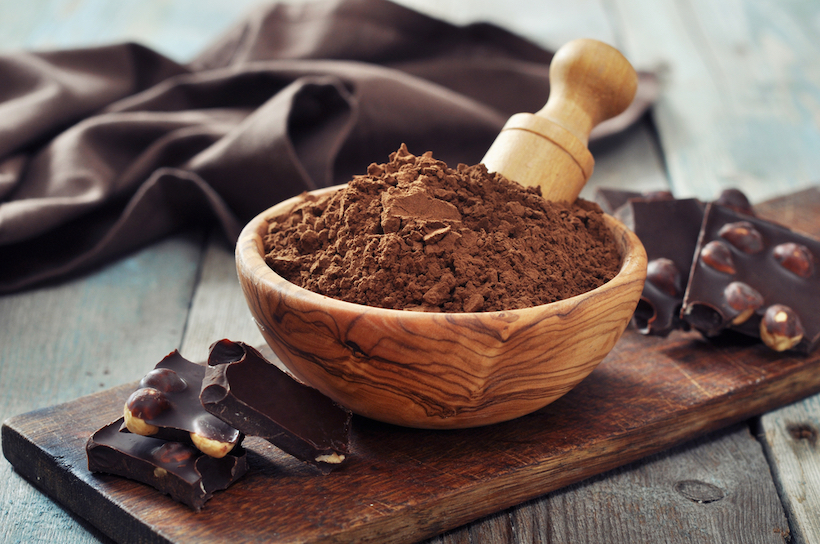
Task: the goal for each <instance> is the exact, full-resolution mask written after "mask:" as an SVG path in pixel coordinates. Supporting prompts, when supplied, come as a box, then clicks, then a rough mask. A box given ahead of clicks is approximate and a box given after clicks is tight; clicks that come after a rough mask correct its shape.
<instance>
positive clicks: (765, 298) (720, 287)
mask: <svg viewBox="0 0 820 544" xmlns="http://www.w3.org/2000/svg"><path fill="white" fill-rule="evenodd" d="M818 257H820V241H818V240H816V239H813V238H809V237H808V236H804V235H802V234H798V233H796V232H794V231H792V230H791V229H788V228H787V227H784V226H781V225H778V224H775V223H773V222H770V221H766V220H763V219H760V218H757V217H752V216H750V215H747V214H745V213H739V212H737V211H735V210H733V209H731V208H728V207H725V206H717V205H709V206H707V209H706V216H705V219H704V223H703V228H702V233H701V238H700V240H699V242H698V246H697V248H696V253H695V255H694V261H693V264H692V272H691V275H690V278H689V284H688V286H687V289H686V293H685V296H684V302H683V312H682V316H683V318H684V319H685V320H686V321H687V322H689V323H690V324H691V326H692V327H694V328H696V329H698V330H700V331H702V332H703V333H704V334H705V335H707V336H709V335H716V334H719V333H720V332H721V331H723V330H725V329H731V330H736V331H738V332H741V333H744V334H747V335H749V336H753V337H758V338H760V339H761V340H762V341H763V342H764V343H765V344H766V345H767V346H768V347H770V348H771V349H773V350H775V351H785V350H794V351H798V352H802V353H808V352H811V351H812V350H814V349H815V347H816V346H817V342H818V339H820V313H818V311H817V309H818V308H820V277H819V276H818V274H817V259H818Z"/></svg>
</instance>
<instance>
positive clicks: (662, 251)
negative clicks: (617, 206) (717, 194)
mask: <svg viewBox="0 0 820 544" xmlns="http://www.w3.org/2000/svg"><path fill="white" fill-rule="evenodd" d="M626 208H627V209H628V210H629V211H628V213H626V214H624V215H625V217H627V218H628V220H629V221H628V222H627V223H626V226H627V227H629V228H630V229H631V230H632V231H633V232H634V233H635V234H636V235H637V236H638V238H639V239H640V240H641V243H642V244H643V246H644V248H645V249H646V256H647V261H648V265H647V278H646V283H645V284H644V289H643V293H642V294H641V299H640V301H639V302H638V307H637V309H636V310H635V314H634V316H633V318H632V324H633V325H634V326H635V328H637V329H638V331H640V332H641V333H642V334H651V335H657V336H667V335H668V334H669V333H670V332H671V331H673V330H676V329H688V325H687V324H686V323H685V322H684V321H682V320H681V319H680V310H681V305H682V304H683V294H684V290H685V289H686V284H687V282H688V280H689V269H690V268H691V265H692V256H693V255H694V252H695V247H696V246H697V243H698V234H699V232H700V228H701V223H702V222H703V204H702V203H701V202H700V201H699V200H696V199H681V200H641V199H633V200H630V201H629V202H628V203H627V204H626Z"/></svg>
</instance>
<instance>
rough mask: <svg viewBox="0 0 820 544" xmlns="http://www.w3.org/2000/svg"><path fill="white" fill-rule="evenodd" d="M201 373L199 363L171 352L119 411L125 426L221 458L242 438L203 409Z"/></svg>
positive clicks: (133, 431) (148, 374) (144, 379)
mask: <svg viewBox="0 0 820 544" xmlns="http://www.w3.org/2000/svg"><path fill="white" fill-rule="evenodd" d="M204 376H205V367H204V366H203V365H199V364H196V363H193V362H191V361H189V360H187V359H185V358H184V357H182V355H180V353H179V352H178V351H176V350H175V351H173V352H171V353H170V354H168V355H167V356H166V357H165V358H163V360H162V361H160V362H159V363H157V365H156V367H155V368H154V369H153V370H151V371H150V372H148V373H147V374H146V375H145V376H144V377H143V379H142V381H141V382H140V385H145V384H152V385H153V386H151V387H140V388H139V389H137V390H136V391H135V392H134V393H132V395H131V397H130V398H129V401H128V402H127V403H126V406H125V409H124V412H123V415H124V419H125V427H126V428H127V429H128V430H129V431H130V432H132V433H134V434H140V435H143V436H153V437H155V438H160V439H162V440H169V441H175V442H182V443H185V444H193V445H195V446H197V447H198V448H199V449H200V451H202V452H203V453H205V454H207V455H208V456H210V457H214V458H222V457H224V456H225V455H226V453H228V452H229V451H230V450H231V449H232V448H234V447H235V446H237V445H238V444H239V443H241V441H242V438H243V437H242V434H241V433H240V432H239V431H238V430H236V429H234V428H233V427H231V426H230V425H229V424H227V423H225V422H224V421H222V420H220V419H219V418H217V417H216V416H214V415H213V414H210V413H208V412H207V411H206V410H205V408H203V406H202V404H201V403H200V401H199V393H200V390H201V389H202V379H203V378H204ZM154 386H156V387H154ZM160 389H162V390H163V391H160Z"/></svg>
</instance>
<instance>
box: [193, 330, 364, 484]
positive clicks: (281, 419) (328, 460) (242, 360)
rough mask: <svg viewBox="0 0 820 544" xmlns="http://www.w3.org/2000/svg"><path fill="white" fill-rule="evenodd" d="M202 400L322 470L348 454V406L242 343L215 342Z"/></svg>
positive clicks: (214, 410) (208, 407) (243, 428)
mask: <svg viewBox="0 0 820 544" xmlns="http://www.w3.org/2000/svg"><path fill="white" fill-rule="evenodd" d="M208 365H209V366H208V369H207V371H206V375H205V380H204V382H203V387H202V393H201V395H200V400H201V402H202V405H203V406H204V407H205V409H206V410H208V411H209V412H211V413H213V414H214V415H216V416H217V417H219V418H220V419H223V420H225V421H227V422H228V423H229V424H231V425H233V426H234V427H236V428H237V429H239V430H240V431H242V432H243V433H244V434H246V435H249V436H258V437H261V438H264V439H265V440H267V441H269V442H271V443H272V444H273V445H275V446H277V447H278V448H280V449H281V450H282V451H284V452H285V453H288V454H290V455H293V456H294V457H296V458H297V459H300V460H302V461H304V462H306V463H309V464H311V465H313V466H315V467H317V468H319V469H320V470H322V471H323V472H329V471H330V470H332V469H334V468H336V467H337V466H339V464H340V463H341V462H342V461H343V460H344V459H345V457H346V456H347V455H348V453H349V440H350V420H351V413H350V411H349V410H347V409H345V408H342V407H341V406H339V405H338V404H336V403H335V402H333V401H332V400H331V399H329V398H328V397H326V396H325V395H323V394H322V393H320V392H319V391H317V390H316V389H313V388H312V387H309V386H307V385H304V384H302V383H300V382H298V381H296V380H294V379H293V378H292V377H291V376H289V375H288V374H286V373H285V372H283V371H282V370H280V369H278V368H277V367H276V366H274V365H273V364H271V363H270V362H269V361H267V360H266V359H265V358H264V357H263V356H262V354H260V353H259V352H258V351H257V350H255V349H254V348H252V347H251V346H248V345H246V344H244V343H241V342H231V341H230V340H220V341H219V342H216V343H215V344H214V345H213V346H211V352H210V355H209V357H208Z"/></svg>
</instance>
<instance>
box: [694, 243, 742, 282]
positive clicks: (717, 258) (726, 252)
mask: <svg viewBox="0 0 820 544" xmlns="http://www.w3.org/2000/svg"><path fill="white" fill-rule="evenodd" d="M700 260H701V261H702V262H703V264H705V265H706V266H708V267H710V268H714V269H715V270H717V271H718V272H724V273H726V274H734V273H735V272H737V270H736V269H735V263H734V260H733V259H732V251H731V250H730V249H729V248H728V247H726V244H724V243H723V242H721V241H719V240H712V241H711V242H709V243H708V244H706V245H705V246H703V249H701V251H700Z"/></svg>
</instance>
